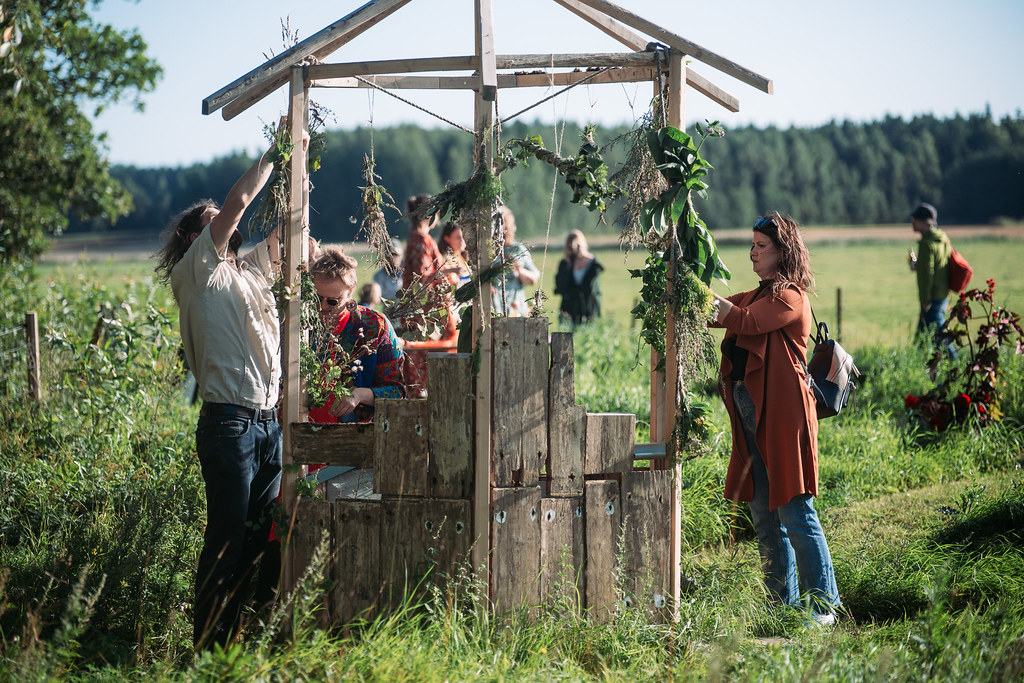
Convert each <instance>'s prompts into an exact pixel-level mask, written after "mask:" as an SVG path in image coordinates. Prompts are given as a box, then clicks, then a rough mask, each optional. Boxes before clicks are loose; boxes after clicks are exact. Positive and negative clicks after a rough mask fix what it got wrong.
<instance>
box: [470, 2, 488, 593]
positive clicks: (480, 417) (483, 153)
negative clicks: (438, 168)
mask: <svg viewBox="0 0 1024 683" xmlns="http://www.w3.org/2000/svg"><path fill="white" fill-rule="evenodd" d="M482 1H483V0H475V2H474V7H475V10H476V20H475V22H474V28H475V35H476V40H475V42H476V58H477V60H478V63H479V60H480V58H481V52H482V37H483V35H484V34H493V30H492V27H491V26H487V25H485V19H487V18H489V13H484V12H481V7H480V3H481V2H482ZM474 120H475V122H476V124H475V130H476V135H475V138H474V146H473V155H474V161H475V162H476V164H477V165H484V164H486V168H491V167H492V165H493V164H494V103H493V102H490V101H487V100H485V99H484V98H483V97H482V96H481V94H480V92H479V91H477V94H476V99H475V116H474ZM493 210H494V207H493V206H486V207H485V206H477V207H476V212H475V223H476V226H475V230H474V231H473V232H474V234H473V235H472V242H473V243H472V244H470V245H469V250H470V254H471V256H472V258H473V265H474V269H475V271H476V272H477V273H482V272H483V270H484V269H485V268H487V267H488V266H490V265H491V257H490V235H491V229H490V226H491V214H492V212H493ZM490 320H491V286H490V285H489V284H488V283H485V282H482V283H480V291H479V292H478V294H477V297H476V299H474V303H473V353H475V354H477V358H478V359H479V363H478V365H477V367H478V372H477V376H476V390H475V398H474V406H473V421H474V435H473V438H474V450H475V465H474V474H473V546H472V547H473V553H472V562H473V569H474V571H477V572H480V573H481V575H482V576H483V577H484V578H485V579H486V580H488V581H489V577H490V567H491V555H490V528H491V525H490V509H491V414H492V409H491V392H492V383H493V377H492V373H493V369H494V347H493V339H492V335H491V325H490Z"/></svg>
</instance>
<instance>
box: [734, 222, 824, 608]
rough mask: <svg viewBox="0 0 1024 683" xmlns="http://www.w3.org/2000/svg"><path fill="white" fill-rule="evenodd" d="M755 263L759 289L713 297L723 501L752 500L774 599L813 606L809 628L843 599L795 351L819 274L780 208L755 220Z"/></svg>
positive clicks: (803, 339)
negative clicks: (723, 426) (822, 517)
mask: <svg viewBox="0 0 1024 683" xmlns="http://www.w3.org/2000/svg"><path fill="white" fill-rule="evenodd" d="M750 261H751V263H752V265H753V268H754V272H755V273H757V275H758V277H759V278H760V279H761V284H760V286H758V287H757V288H756V289H753V290H750V291H747V292H742V293H740V294H734V295H732V296H730V297H727V298H723V297H721V296H718V295H717V294H715V301H716V306H717V311H716V314H715V320H714V325H715V326H717V327H724V328H725V338H724V339H723V341H722V366H721V371H720V376H719V381H718V389H719V393H720V394H721V396H722V399H723V400H724V401H725V407H726V409H727V411H728V413H729V421H730V423H731V426H732V435H733V439H732V457H731V458H730V460H729V469H728V472H727V474H726V480H725V497H726V498H729V499H731V500H736V501H746V502H748V503H749V504H750V516H751V519H752V521H753V523H754V530H755V532H756V533H757V541H758V549H759V551H760V554H761V563H762V567H763V569H764V572H765V585H766V587H767V588H768V591H769V594H770V595H771V596H772V598H773V599H774V600H775V601H776V602H779V603H782V604H787V605H798V604H800V603H801V602H802V601H804V600H807V601H808V602H809V605H808V609H809V610H810V616H811V618H812V621H811V622H809V623H811V624H817V625H832V624H834V623H835V621H836V617H835V613H836V611H837V610H838V609H839V608H840V607H841V606H842V603H841V601H840V599H839V589H838V587H837V585H836V577H835V571H834V570H833V568H832V556H831V554H830V553H829V549H828V543H827V542H826V540H825V534H824V532H823V531H822V529H821V523H820V522H819V520H818V513H817V512H816V511H815V509H814V496H816V495H817V494H818V416H817V411H816V409H815V403H814V395H813V393H812V392H811V388H810V384H809V382H808V378H807V374H806V370H805V369H804V366H803V364H802V359H801V358H798V357H797V355H796V352H798V353H800V354H803V355H806V353H807V335H808V334H809V333H810V330H811V306H810V303H809V302H808V299H807V292H808V291H810V290H811V288H812V287H813V286H814V277H813V275H812V274H811V267H810V259H809V256H808V253H807V247H806V246H805V245H804V242H803V239H802V238H801V237H800V227H799V225H797V223H796V221H794V220H793V219H792V218H789V217H788V216H782V215H780V214H779V213H777V212H776V213H772V214H769V215H767V216H764V217H762V218H760V219H758V221H757V222H755V223H754V228H753V238H752V245H751V247H750ZM790 342H792V343H790ZM794 348H795V349H796V352H794Z"/></svg>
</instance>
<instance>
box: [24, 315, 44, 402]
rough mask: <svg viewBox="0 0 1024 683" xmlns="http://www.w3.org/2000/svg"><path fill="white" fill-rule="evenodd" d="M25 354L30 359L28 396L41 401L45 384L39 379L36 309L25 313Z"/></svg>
mask: <svg viewBox="0 0 1024 683" xmlns="http://www.w3.org/2000/svg"><path fill="white" fill-rule="evenodd" d="M25 356H26V358H27V359H28V363H27V366H28V396H29V398H30V399H31V400H32V401H34V402H36V403H39V402H40V401H41V400H42V398H43V385H42V382H40V380H39V318H38V317H37V316H36V312H35V311H29V312H28V313H26V314H25Z"/></svg>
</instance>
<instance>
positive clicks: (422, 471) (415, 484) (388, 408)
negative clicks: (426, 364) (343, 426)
mask: <svg viewBox="0 0 1024 683" xmlns="http://www.w3.org/2000/svg"><path fill="white" fill-rule="evenodd" d="M373 422H374V435H375V437H376V439H375V441H374V449H373V462H374V464H373V491H374V493H379V494H381V495H382V496H425V495H427V466H428V455H427V454H428V444H429V436H430V434H429V431H430V430H429V428H428V426H429V423H430V413H429V408H428V405H427V401H425V400H418V399H382V400H379V401H377V402H376V404H375V409H374V416H373Z"/></svg>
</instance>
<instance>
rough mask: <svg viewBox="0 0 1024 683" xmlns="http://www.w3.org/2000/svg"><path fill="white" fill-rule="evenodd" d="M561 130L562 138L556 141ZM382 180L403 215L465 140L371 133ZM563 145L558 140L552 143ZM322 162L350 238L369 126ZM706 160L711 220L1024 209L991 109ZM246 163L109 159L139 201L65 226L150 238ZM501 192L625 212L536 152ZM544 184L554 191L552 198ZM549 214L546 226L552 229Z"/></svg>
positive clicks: (792, 138)
mask: <svg viewBox="0 0 1024 683" xmlns="http://www.w3.org/2000/svg"><path fill="white" fill-rule="evenodd" d="M629 131H630V129H629V128H628V127H625V126H623V127H616V128H604V129H599V130H598V131H597V134H596V138H597V141H598V144H600V145H602V146H603V148H604V149H603V154H604V157H605V159H606V161H607V162H608V166H609V168H610V170H611V171H612V172H614V171H615V170H616V169H617V168H619V166H620V165H621V164H622V161H623V160H624V159H625V157H626V155H627V153H628V151H629V150H628V146H629V144H631V143H630V137H629V135H628V133H629ZM538 134H539V135H541V136H542V137H543V139H544V143H545V145H546V146H547V147H548V148H549V149H559V150H560V151H561V153H562V154H563V155H571V154H575V153H576V151H577V148H578V146H579V135H580V128H579V127H578V126H576V125H573V124H565V125H564V126H562V125H559V126H554V125H552V124H541V123H532V124H530V123H514V124H511V125H506V126H504V127H503V129H502V130H501V138H502V140H507V139H510V138H524V137H529V136H531V135H538ZM556 138H557V139H556ZM372 140H373V144H372V147H373V152H374V157H375V159H376V164H377V173H378V175H379V176H380V180H379V183H380V184H381V185H383V186H384V187H385V188H386V189H387V190H388V191H389V192H390V194H391V195H392V196H393V197H394V199H395V204H396V205H397V207H398V209H399V210H400V211H402V212H404V210H405V200H406V199H407V198H408V197H409V196H411V195H414V194H420V193H430V194H433V193H436V192H439V191H440V190H442V189H444V187H445V185H446V184H447V183H452V182H459V181H462V180H464V179H466V178H468V177H469V174H470V173H471V171H472V138H471V137H470V136H469V135H468V134H466V133H465V132H462V131H459V130H455V129H424V128H420V127H417V126H412V125H403V126H395V127H389V128H378V129H375V130H373V131H372ZM556 142H557V144H556ZM326 146H327V148H326V151H325V153H324V154H323V158H322V161H323V166H322V168H321V169H320V170H319V171H317V172H315V173H314V174H313V175H312V181H313V185H314V188H313V190H312V192H311V194H310V206H311V210H312V211H311V219H310V224H311V230H312V234H313V235H314V237H316V238H318V239H321V240H325V241H329V242H339V241H350V240H354V239H357V235H356V232H357V230H358V227H359V221H360V219H361V215H360V214H359V211H360V209H359V187H360V186H361V185H364V182H363V179H362V176H361V168H362V161H363V155H364V154H368V153H369V152H370V150H371V130H370V129H368V128H358V129H355V130H347V131H346V130H334V131H328V132H326ZM701 153H702V156H704V157H705V158H706V159H708V160H709V161H710V162H711V164H712V165H713V166H714V170H713V171H712V173H711V175H710V177H709V178H708V184H709V186H710V188H711V190H712V191H711V192H709V193H708V198H707V200H698V202H697V208H698V210H699V211H700V213H701V217H702V218H704V220H705V221H706V222H707V224H708V226H709V227H710V228H711V229H712V230H714V229H716V228H735V227H743V226H747V225H749V224H750V223H751V222H752V221H753V220H754V219H755V218H756V217H757V216H758V215H760V214H762V213H764V212H766V211H771V210H779V211H782V212H784V213H789V214H792V215H793V216H794V217H795V218H797V220H799V221H800V222H801V223H803V224H807V225H874V224H880V223H900V222H903V221H906V220H908V218H907V216H908V214H909V211H910V210H911V208H912V207H913V206H914V205H915V204H916V203H917V202H920V201H927V202H930V203H932V204H934V205H936V206H937V207H938V209H939V220H940V223H943V224H990V223H998V222H1004V221H1019V220H1021V219H1024V119H1022V118H1021V117H1020V116H1018V117H1016V118H1010V117H1006V118H1004V119H1002V120H1001V121H994V120H993V119H992V117H991V116H990V115H989V114H988V113H985V114H975V115H971V116H968V117H962V116H956V117H954V118H948V119H938V118H935V117H933V116H919V117H915V118H914V119H912V120H910V121H904V120H903V119H901V118H896V117H887V118H885V119H884V120H881V121H876V122H870V123H852V122H842V123H837V122H831V123H828V124H826V125H823V126H818V127H814V128H796V127H792V128H788V129H779V128H775V127H768V128H756V127H750V126H748V127H743V128H736V129H731V130H727V131H726V135H725V137H724V138H720V139H719V138H715V139H709V140H708V141H707V142H706V143H705V146H704V148H703V149H702V150H701ZM251 163H252V160H251V159H250V158H248V157H247V156H246V155H244V154H235V155H231V156H227V157H223V158H219V159H216V160H214V161H213V162H211V163H207V164H194V165H191V166H187V167H175V168H137V167H134V166H115V167H114V168H113V169H112V175H113V176H114V177H116V178H117V179H118V180H120V181H121V182H122V183H123V184H124V186H125V187H126V188H127V190H128V191H129V192H130V193H131V195H132V198H133V200H134V206H135V208H134V211H133V212H132V213H131V214H130V215H128V216H125V217H123V218H121V219H120V220H118V221H117V222H116V223H114V224H113V225H111V224H109V223H104V222H102V221H99V220H96V221H92V222H87V223H77V222H76V221H75V220H74V217H72V220H71V225H70V226H69V230H70V231H86V230H113V231H127V232H130V233H132V234H133V235H134V236H136V237H138V236H142V235H146V236H155V234H156V233H157V232H159V231H160V230H161V229H162V227H163V226H164V225H165V224H166V222H167V221H168V219H169V218H170V217H171V216H172V215H174V214H175V213H176V212H178V211H179V210H181V209H182V208H184V207H186V206H187V205H189V204H190V203H191V202H193V201H195V200H196V199H198V198H201V197H210V198H213V199H215V200H220V199H221V198H223V197H224V196H225V195H226V194H227V191H228V189H229V188H230V187H231V185H232V183H234V181H235V180H236V179H237V178H238V177H239V175H241V173H242V172H243V171H244V170H245V169H246V168H248V166H249V165H250V164H251ZM502 180H503V182H504V183H505V186H506V194H505V201H506V203H508V204H509V206H510V207H511V208H512V209H513V211H514V212H515V214H516V218H517V220H516V222H517V224H518V226H519V234H520V236H521V237H525V238H533V239H536V238H538V237H543V236H545V235H550V237H552V238H556V239H557V238H560V237H561V236H564V235H565V234H566V233H567V232H568V231H569V230H572V229H574V228H579V229H582V230H583V231H584V232H587V233H605V234H610V233H617V232H618V231H619V227H618V226H617V225H616V219H617V218H618V215H619V209H618V207H616V206H612V207H611V208H610V209H609V211H608V212H607V214H606V217H605V219H606V222H605V223H603V224H602V223H600V222H599V217H598V216H597V214H592V213H590V212H588V211H586V210H585V209H584V208H583V207H580V206H574V205H572V204H571V203H570V201H569V200H570V199H571V191H570V190H569V188H568V187H566V186H565V185H564V184H563V183H562V181H561V179H560V178H557V177H556V175H555V171H554V169H553V168H551V167H550V166H547V165H546V164H544V163H542V162H539V161H535V162H533V163H531V164H530V166H529V167H528V168H516V169H514V170H511V171H508V172H506V173H504V174H503V175H502ZM552 191H554V196H553V198H552ZM549 215H550V226H549ZM389 218H390V219H393V220H392V224H393V234H395V235H396V236H398V237H400V238H404V237H405V236H406V234H407V223H406V222H405V220H404V218H403V217H402V215H401V213H400V212H399V211H393V212H391V214H390V215H389Z"/></svg>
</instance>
